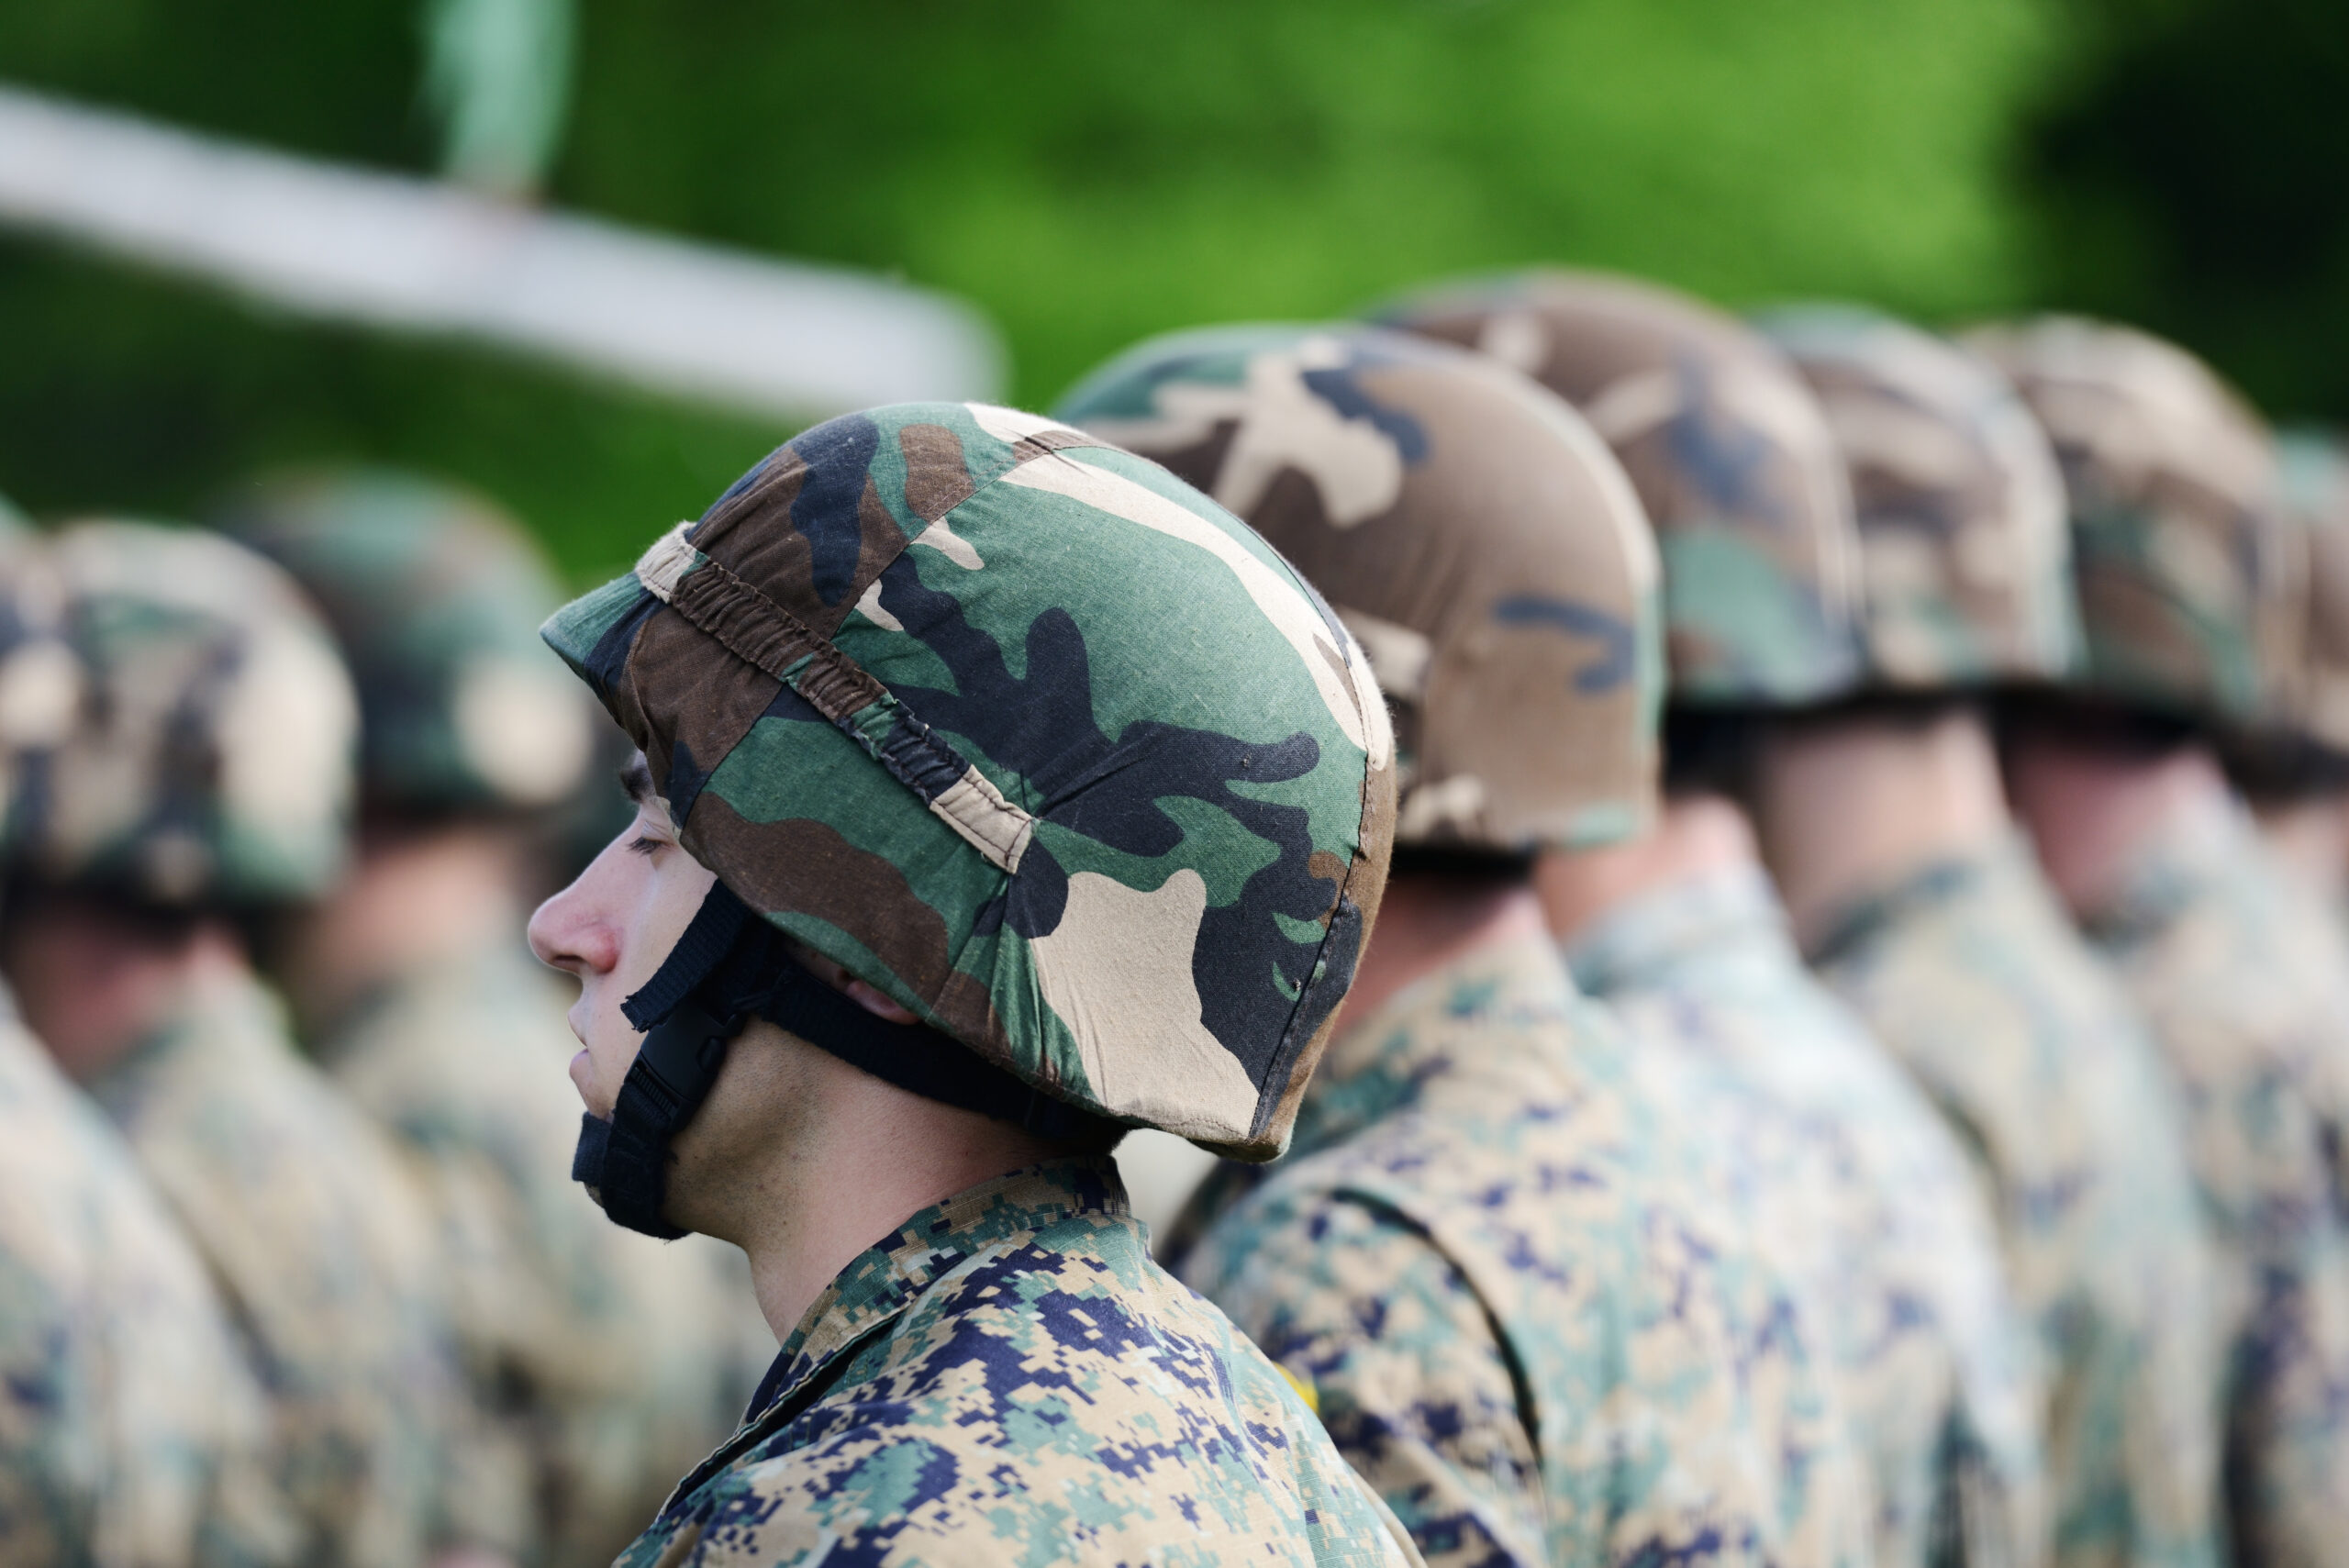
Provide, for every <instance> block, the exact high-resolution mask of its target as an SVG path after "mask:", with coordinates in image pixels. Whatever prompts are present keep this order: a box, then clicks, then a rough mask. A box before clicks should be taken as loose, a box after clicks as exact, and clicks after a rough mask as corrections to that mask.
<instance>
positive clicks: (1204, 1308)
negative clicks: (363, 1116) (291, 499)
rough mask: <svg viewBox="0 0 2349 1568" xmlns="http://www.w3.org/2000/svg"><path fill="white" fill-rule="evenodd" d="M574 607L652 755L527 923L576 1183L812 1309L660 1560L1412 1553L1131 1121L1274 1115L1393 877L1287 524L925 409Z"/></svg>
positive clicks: (1350, 654) (648, 1542)
mask: <svg viewBox="0 0 2349 1568" xmlns="http://www.w3.org/2000/svg"><path fill="white" fill-rule="evenodd" d="M546 636H547V639H548V641H549V642H550V643H551V644H552V645H553V646H554V648H555V649H556V651H559V652H560V653H561V654H562V656H563V658H564V659H565V660H567V661H568V662H570V663H571V664H572V666H573V668H574V669H575V670H577V671H578V673H580V675H581V677H582V678H583V679H584V680H585V681H586V682H587V683H588V684H590V685H591V686H592V687H593V688H594V689H595V691H596V694H597V695H598V696H600V697H601V698H602V699H603V701H604V702H605V704H606V706H608V707H609V708H610V710H611V712H612V715H613V717H615V718H616V719H617V720H618V722H619V723H620V724H621V725H622V726H623V728H626V729H627V730H628V731H629V736H630V738H631V739H632V740H635V741H636V743H637V744H638V745H639V746H640V747H641V748H642V749H643V752H644V756H643V760H642V762H641V763H640V764H639V765H638V766H637V767H636V768H635V769H634V770H633V772H632V774H631V783H632V786H633V790H634V793H635V795H636V797H637V801H638V805H639V807H640V809H639V814H638V817H637V819H636V822H635V823H634V825H633V826H632V827H631V828H629V830H628V831H627V832H626V833H624V834H623V835H622V836H621V837H620V838H618V839H616V840H613V842H612V844H611V845H610V847H609V848H607V850H606V851H605V852H604V853H603V854H602V855H601V856H600V857H598V859H597V860H596V862H595V864H593V865H592V866H590V867H589V868H588V869H587V871H586V872H585V873H583V874H582V876H581V877H580V879H579V880H578V881H577V882H576V883H574V884H572V886H571V887H570V888H568V889H567V890H565V891H564V892H562V893H561V894H558V895H556V896H555V897H553V898H551V899H550V900H549V901H548V902H547V903H546V904H545V905H544V906H541V907H540V910H539V912H538V914H537V915H536V916H534V917H532V920H531V923H530V935H531V941H532V945H533V947H534V948H535V949H536V950H537V951H538V952H539V953H540V956H541V957H543V958H545V959H546V960H547V962H551V963H553V964H555V965H556V966H558V967H560V968H562V969H564V970H567V971H569V972H570V973H573V974H574V975H576V976H577V977H578V979H579V982H580V997H579V1002H578V1004H577V1006H575V1007H574V1008H573V1014H572V1016H573V1023H574V1027H575V1028H576V1029H577V1032H578V1034H579V1036H580V1039H581V1040H582V1041H583V1042H584V1044H585V1046H586V1050H585V1051H584V1052H582V1053H581V1054H580V1055H579V1056H578V1057H576V1058H574V1059H573V1063H572V1073H573V1080H574V1082H576V1083H577V1084H578V1085H579V1088H580V1092H581V1095H582V1097H583V1099H584V1100H585V1102H586V1104H587V1106H588V1109H589V1113H590V1114H589V1117H588V1118H587V1120H586V1121H585V1122H584V1125H583V1127H582V1129H581V1132H582V1136H581V1142H580V1149H579V1159H578V1165H577V1168H578V1171H579V1173H580V1175H581V1178H582V1179H583V1180H584V1181H585V1182H586V1183H587V1184H589V1185H590V1187H591V1188H592V1189H593V1190H594V1191H595V1192H596V1195H597V1197H598V1199H599V1200H600V1201H601V1202H602V1204H603V1205H604V1207H605V1210H606V1212H607V1213H608V1214H610V1215H611V1216H612V1217H613V1218H616V1219H618V1220H619V1221H620V1222H622V1223H623V1224H627V1225H629V1226H631V1227H634V1228H637V1229H646V1230H650V1231H651V1232H652V1233H654V1234H656V1235H674V1234H676V1233H677V1232H678V1231H679V1230H682V1229H695V1230H699V1231H702V1232H705V1233H707V1234H714V1235H718V1236H722V1237H725V1238H727V1239H728V1240H733V1241H734V1242H736V1243H737V1244H738V1245H740V1246H741V1247H743V1248H744V1249H745V1250H746V1251H748V1252H749V1253H750V1254H751V1267H752V1272H753V1275H754V1277H755V1279H756V1281H757V1288H758V1294H759V1299H760V1305H761V1306H762V1307H763V1309H764V1311H765V1313H766V1315H767V1319H768V1321H769V1323H771V1324H772V1325H773V1326H774V1330H775V1334H776V1336H777V1338H779V1339H782V1340H784V1345H783V1351H782V1353H781V1354H780V1355H779V1356H778V1357H777V1358H776V1360H775V1362H774V1368H773V1370H772V1371H771V1373H769V1375H768V1378H767V1381H766V1382H765V1384H764V1385H763V1386H762V1387H761V1389H760V1391H759V1394H758V1396H756V1398H755V1400H754V1402H753V1407H752V1413H751V1418H750V1419H749V1421H748V1422H747V1423H746V1424H745V1425H744V1427H743V1428H742V1429H741V1430H740V1432H738V1433H737V1434H736V1435H735V1436H734V1437H733V1438H732V1439H730V1440H729V1441H728V1442H727V1443H726V1444H725V1445H724V1446H723V1447H722V1448H720V1449H719V1450H718V1452H717V1453H716V1454H714V1455H713V1456H712V1457H711V1458H710V1459H708V1460H707V1461H706V1462H704V1463H703V1464H702V1465H701V1466H700V1467H699V1468H697V1469H696V1471H695V1472H694V1473H692V1474H691V1475H690V1476H688V1477H687V1478H686V1480H685V1483H684V1485H681V1486H680V1487H679V1488H678V1490H677V1493H676V1495H675V1496H674V1497H673V1498H672V1499H671V1501H670V1503H669V1504H668V1506H667V1507H665V1508H663V1510H662V1513H661V1516H660V1518H658V1519H657V1520H655V1521H654V1523H653V1525H652V1527H651V1529H649V1530H648V1531H647V1532H646V1534H645V1535H644V1537H643V1538H642V1539H641V1540H639V1541H638V1542H637V1544H636V1545H635V1546H634V1547H633V1548H632V1549H630V1551H629V1552H628V1553H627V1555H626V1556H625V1557H624V1559H623V1561H624V1562H627V1563H629V1565H630V1568H653V1565H654V1564H656V1563H657V1564H660V1565H662V1568H673V1565H674V1564H679V1563H683V1562H688V1561H692V1562H740V1563H748V1562H806V1561H811V1560H814V1559H817V1558H822V1559H823V1560H826V1561H839V1562H867V1563H874V1564H883V1563H888V1564H912V1563H918V1562H957V1563H988V1562H1001V1563H1006V1564H1011V1563H1019V1564H1029V1565H1037V1568H1042V1565H1047V1564H1052V1563H1059V1562H1181V1563H1189V1564H1197V1565H1199V1568H1214V1565H1216V1564H1221V1563H1234V1564H1237V1563H1243V1562H1244V1563H1251V1564H1268V1565H1270V1564H1304V1563H1308V1562H1315V1563H1328V1564H1338V1563H1345V1564H1362V1565H1364V1568H1369V1565H1371V1564H1378V1563H1389V1564H1399V1563H1402V1562H1406V1561H1408V1560H1409V1549H1408V1541H1407V1540H1404V1539H1403V1538H1401V1537H1400V1535H1399V1532H1397V1531H1396V1530H1395V1526H1394V1521H1393V1519H1392V1518H1391V1517H1389V1516H1388V1515H1387V1514H1386V1511H1385V1510H1384V1509H1382V1508H1381V1507H1379V1506H1378V1505H1377V1502H1376V1501H1375V1499H1374V1498H1373V1497H1372V1496H1369V1494H1368V1493H1367V1492H1366V1491H1365V1490H1364V1488H1363V1486H1362V1485H1361V1483H1360V1482H1359V1481H1358V1480H1357V1479H1356V1478H1355V1476H1354V1475H1353V1472H1352V1471H1350V1470H1348V1469H1347V1468H1346V1465H1345V1463H1344V1462H1343V1461H1342V1460H1341V1459H1340V1458H1339V1456H1338V1454H1337V1452H1336V1451H1335V1450H1334V1449H1333V1448H1332V1447H1331V1446H1330V1441H1329V1439H1328V1438H1327V1437H1326V1436H1325V1435H1324V1434H1323V1433H1322V1431H1321V1430H1320V1429H1319V1426H1318V1425H1317V1424H1316V1423H1315V1421H1314V1418H1313V1417H1312V1415H1311V1414H1310V1413H1309V1412H1308V1410H1307V1409H1306V1408H1305V1407H1304V1406H1303V1404H1301V1403H1300V1402H1299V1400H1298V1399H1297V1396H1296V1395H1295V1394H1294V1393H1293V1392H1291V1390H1290V1389H1289V1387H1288V1385H1286V1383H1285V1382H1284V1381H1283V1380H1282V1378H1281V1376H1280V1374H1279V1373H1278V1372H1276V1371H1275V1368H1274V1367H1273V1366H1272V1365H1271V1364H1270V1363H1269V1362H1266V1361H1265V1360H1264V1356H1263V1355H1262V1354H1261V1353H1260V1352H1258V1351H1256V1350H1255V1348H1254V1347H1252V1346H1251V1345H1249V1344H1248V1343H1247V1341H1246V1340H1243V1339H1242V1338H1241V1336H1240V1334H1239V1333H1238V1332H1237V1331H1236V1330H1235V1329H1233V1328H1232V1327H1231V1325H1230V1322H1229V1321H1228V1320H1226V1319H1225V1318H1224V1317H1223V1316H1222V1314H1220V1313H1219V1312H1217V1311H1216V1310H1215V1309H1214V1308H1213V1307H1210V1306H1208V1304H1207V1303H1205V1302H1203V1301H1201V1300H1200V1299H1199V1298H1198V1297H1197V1296H1194V1295H1192V1294H1191V1293H1190V1292H1189V1291H1186V1290H1185V1289H1184V1288H1183V1287H1182V1286H1181V1285H1180V1284H1176V1283H1175V1281H1174V1280H1173V1279H1171V1278H1170V1277H1168V1276H1167V1275H1166V1274H1165V1273H1163V1272H1162V1271H1161V1270H1160V1269H1159V1268H1158V1267H1157V1266H1156V1265H1155V1264H1153V1263H1152V1262H1151V1261H1150V1256H1149V1251H1148V1246H1147V1241H1146V1239H1145V1238H1144V1236H1143V1235H1142V1232H1141V1228H1140V1226H1138V1225H1137V1224H1136V1223H1135V1222H1134V1220H1133V1218H1132V1216H1131V1215H1130V1213H1129V1212H1128V1210H1127V1208H1126V1206H1125V1202H1124V1198H1123V1194H1122V1191H1121V1189H1120V1187H1119V1182H1118V1175H1117V1167H1116V1165H1115V1163H1114V1162H1113V1161H1112V1160H1111V1158H1110V1157H1109V1151H1110V1150H1111V1149H1112V1148H1113V1147H1114V1145H1115V1143H1116V1141H1117V1138H1118V1136H1119V1133H1120V1132H1122V1130H1123V1129H1124V1128H1125V1126H1127V1125H1129V1124H1132V1123H1141V1124H1143V1125H1148V1126H1155V1127H1160V1128H1163V1129H1169V1130H1174V1131H1178V1132H1180V1133H1182V1134H1183V1135H1185V1136H1186V1137H1189V1138H1192V1139H1196V1140H1199V1141H1200V1142H1202V1143H1205V1144H1208V1145H1210V1146H1212V1147H1215V1148H1219V1149H1221V1150H1224V1151H1229V1152H1232V1153H1235V1154H1239V1155H1243V1156H1246V1157H1249V1158H1252V1159H1259V1160H1262V1159H1269V1158H1270V1157H1272V1156H1273V1155H1274V1154H1275V1153H1277V1152H1278V1151H1280V1149H1281V1148H1282V1146H1283V1145H1284V1144H1286V1142H1287V1140H1288V1134H1289V1128H1290V1124H1291V1121H1292V1119H1293V1118H1294V1117H1295V1116H1296V1114H1297V1101H1298V1098H1299V1096H1300V1095H1302V1094H1303V1092H1304V1090H1305V1085H1306V1081H1307V1079H1308V1077H1309V1075H1310V1074H1311V1073H1312V1071H1313V1067H1314V1063H1315V1062H1316V1061H1317V1060H1318V1059H1319V1056H1320V1053H1321V1048H1322V1043H1323V1041H1324V1040H1325V1039H1326V1037H1327V1035H1328V1032H1329V1023H1330V1018H1331V1017H1332V1015H1333V1014H1334V1013H1335V1011H1336V1009H1337V1006H1338V1004H1339V1002H1340V1000H1341V998H1342V996H1343V995H1344V993H1345V990H1346V987H1347V985H1348V984H1349V983H1350V982H1351V981H1352V979H1353V972H1354V962H1355V959H1356V956H1357V954H1358V951H1359V949H1360V945H1361V942H1362V940H1363V937H1364V932H1365V930H1366V929H1367V928H1368V925H1369V922H1370V919H1371V917H1372V916H1373V914H1374V913H1375V910H1376V907H1377V902H1378V890H1379V887H1380V885H1381V884H1383V883H1384V881H1385V879H1386V857H1387V848H1388V838H1389V834H1390V831H1391V827H1392V820H1393V819H1392V813H1393V810H1394V783H1393V780H1394V772H1393V766H1392V761H1391V759H1392V741H1391V738H1390V736H1389V734H1388V731H1387V728H1386V715H1385V713H1384V711H1383V710H1382V708H1381V706H1380V705H1379V701H1378V695H1377V689H1376V687H1375V684H1373V682H1372V680H1371V678H1370V674H1369V672H1368V670H1367V669H1366V668H1364V665H1363V662H1362V660H1361V656H1360V654H1359V652H1358V651H1355V650H1354V649H1353V646H1352V644H1351V643H1350V642H1349V641H1348V640H1347V639H1346V638H1345V636H1344V634H1343V633H1342V632H1341V631H1340V630H1339V629H1338V628H1336V627H1335V626H1334V625H1333V624H1331V623H1330V621H1329V620H1328V619H1327V618H1326V617H1325V616H1324V615H1323V614H1322V612H1321V611H1320V609H1319V606H1318V605H1317V604H1316V603H1315V602H1314V600H1313V598H1312V597H1311V595H1310V594H1309V593H1308V591H1307V590H1306V589H1305V587H1304V586H1303V585H1302V584H1300V583H1298V582H1297V579H1296V577H1295V575H1294V574H1293V573H1291V572H1290V571H1289V570H1288V569H1287V568H1286V566H1285V565H1284V564H1283V563H1282V562H1281V561H1280V560H1279V558H1278V557H1277V556H1275V554H1274V553H1273V552H1272V551H1271V550H1267V549H1266V548H1265V547H1264V543H1263V541H1261V540H1259V539H1255V538H1253V537H1252V536H1251V535H1250V534H1249V533H1248V531H1247V530H1246V529H1245V528H1242V527H1241V525H1240V524H1238V523H1237V522H1235V521H1233V520H1232V519H1231V518H1230V517H1229V516H1227V515H1225V514H1224V513H1223V512H1222V510H1221V509H1220V508H1219V507H1217V506H1215V505H1214V504H1213V503H1212V502H1210V501H1208V499H1207V498H1206V497H1204V496H1202V495H1198V494H1197V492H1195V491H1192V490H1191V489H1189V488H1188V487H1187V486H1185V485H1183V484H1179V483H1178V482H1176V481H1175V480H1174V479H1172V478H1170V477H1169V476H1168V475H1167V474H1166V473H1164V471H1163V470H1161V469H1158V468H1155V467H1153V466H1152V465H1151V464H1149V463H1146V462H1141V460H1139V459H1137V458H1134V457H1132V456H1130V455H1129V454H1127V453H1124V452H1120V451H1117V450H1112V449H1109V448H1107V447H1105V446H1102V445H1100V444H1099V443H1097V442H1096V441H1094V440H1092V439H1090V438H1087V437H1085V436H1083V435H1080V434H1079V433H1077V432H1076V431H1074V430H1071V429H1068V428H1065V427H1063V426H1059V425H1054V424H1052V423H1050V422H1048V421H1045V420H1041V419H1038V418H1036V417H1033V416H1030V415H1025V414H1019V413H1014V412H1012V411H1011V410H1008V409H1003V408H994V407H988V406H979V405H970V404H956V403H927V404H903V405H897V406H892V407H886V408H879V409H874V410H873V411H871V412H870V413H866V414H857V415H851V416H847V417H842V418H838V419H833V420H830V421H829V422H827V423H825V424H822V425H818V426H817V427H816V428H813V429H811V430H808V431H806V432H804V433H803V434H801V435H800V436H798V437H796V439H793V440H792V441H791V442H790V443H789V444H788V445H786V446H785V447H783V448H781V449H780V450H777V451H775V452H774V454H773V455H772V456H770V457H769V458H767V459H766V460H765V461H764V462H762V463H760V464H759V466H758V467H756V468H754V469H753V470H751V473H748V474H746V475H744V476H743V478H742V479H741V481H740V482H739V483H738V484H735V485H734V486H733V487H732V488H730V489H729V490H728V491H727V492H726V494H725V495H722V496H721V497H719V498H718V502H717V503H716V504H715V505H714V506H711V508H710V509H709V511H708V512H707V514H705V515H704V517H702V518H701V520H700V521H699V522H698V523H695V524H679V525H678V526H677V527H676V528H674V529H672V530H670V531H669V532H668V533H666V534H664V535H663V536H662V538H661V539H659V540H657V541H656V542H655V543H654V544H653V545H652V547H651V549H650V550H646V552H645V553H644V556H643V557H642V559H641V560H640V561H639V562H638V563H637V567H636V570H635V572H634V573H631V574H630V575H629V576H627V577H623V578H621V579H619V580H618V582H616V583H613V584H609V585H607V586H606V587H605V588H603V589H600V590H598V591H597V592H596V593H594V594H592V595H588V596H587V597H585V598H584V599H581V600H579V601H578V602H576V603H575V604H573V605H572V606H569V607H568V608H566V609H564V610H563V611H562V612H561V613H560V614H559V615H557V616H556V617H554V619H553V620H551V621H550V622H549V623H548V625H547V628H546ZM1015 662H1016V667H1017V669H1018V672H1019V673H1013V670H1014V666H1015ZM875 1237H878V1238H880V1240H878V1241H877V1242H876V1241H875V1240H874V1238H875Z"/></svg>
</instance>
